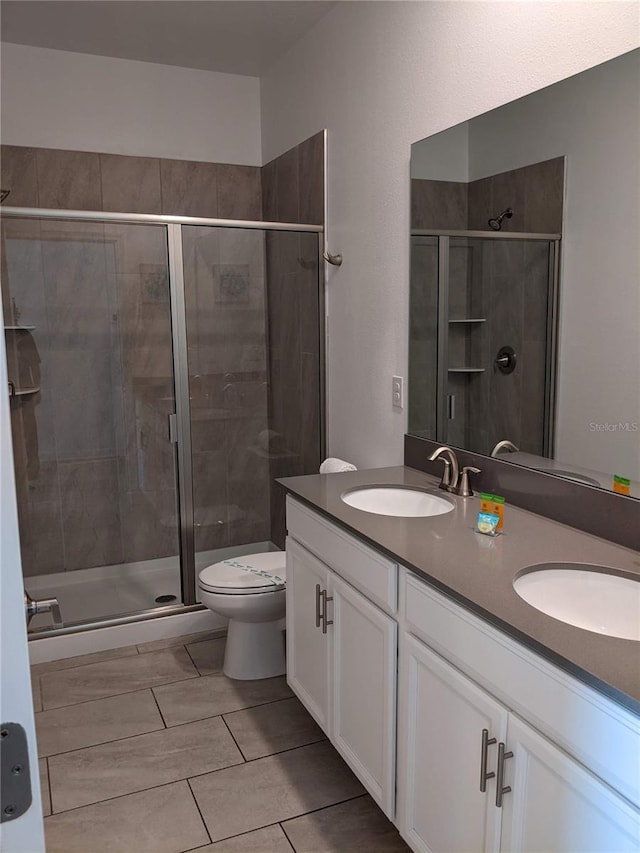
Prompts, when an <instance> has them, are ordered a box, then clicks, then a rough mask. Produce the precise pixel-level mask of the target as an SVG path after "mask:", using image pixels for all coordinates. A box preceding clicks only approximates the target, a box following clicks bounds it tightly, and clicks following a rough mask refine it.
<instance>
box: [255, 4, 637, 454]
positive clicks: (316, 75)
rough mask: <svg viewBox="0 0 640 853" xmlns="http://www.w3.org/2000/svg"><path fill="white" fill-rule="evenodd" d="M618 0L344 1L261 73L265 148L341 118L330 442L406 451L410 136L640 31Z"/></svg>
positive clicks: (334, 173)
mask: <svg viewBox="0 0 640 853" xmlns="http://www.w3.org/2000/svg"><path fill="white" fill-rule="evenodd" d="M639 9H640V6H639V5H638V4H637V3H635V2H633V3H626V2H618V3H608V2H602V3H601V2H592V0H586V2H572V3H568V2H510V3H503V2H470V3H468V2H456V3H453V2H423V3H421V2H418V3H404V2H403V3H401V2H391V3H387V2H374V3H367V2H357V3H356V2H342V3H339V4H338V5H337V6H336V7H335V8H334V9H333V10H332V11H331V12H330V13H329V14H328V15H327V16H326V17H325V18H323V19H322V20H321V21H320V22H319V23H318V24H317V25H316V27H314V28H313V30H311V31H310V32H309V33H307V34H306V36H305V37H304V38H303V39H301V40H300V41H299V42H298V43H297V44H296V45H295V46H294V47H293V48H292V49H291V50H290V51H289V52H288V53H287V54H286V55H285V56H284V57H283V58H282V59H281V60H280V61H279V62H278V63H276V64H275V65H274V67H273V68H271V69H270V70H269V72H268V73H267V74H266V75H265V76H264V77H263V78H262V81H261V85H262V136H263V160H264V161H265V162H266V161H268V160H270V159H271V158H273V157H274V156H276V155H278V154H280V153H281V152H282V151H284V150H286V149H287V148H289V147H291V145H293V144H295V143H297V142H299V141H300V140H302V139H305V138H306V137H308V136H310V135H311V134H312V133H315V132H316V131H317V130H319V129H320V128H323V127H327V128H328V129H329V234H328V237H329V249H330V250H331V251H332V252H342V253H343V255H344V263H343V265H342V267H340V268H339V269H333V270H332V271H331V272H330V278H329V311H330V317H329V342H328V389H329V413H328V418H329V424H328V425H329V449H330V452H331V453H332V454H335V455H339V456H342V457H344V458H347V459H351V460H353V461H354V462H355V463H356V464H358V465H360V466H367V465H369V466H372V465H373V466H377V465H385V464H397V463H400V462H401V461H402V458H403V452H402V436H403V434H404V432H405V426H406V416H405V415H406V410H405V412H402V413H398V412H396V411H395V410H393V409H392V406H391V376H392V375H393V374H396V373H400V374H403V375H405V376H406V375H407V374H406V371H407V351H408V344H407V314H408V290H409V237H408V234H409V158H410V145H411V143H412V142H415V141H416V140H418V139H422V138H424V137H426V136H430V135H431V134H433V133H436V132H438V131H440V130H443V129H444V128H447V127H451V126H453V125H455V124H457V123H459V122H461V121H465V120H467V119H468V118H471V117H472V116H474V115H478V114H480V113H483V112H486V111H487V110H490V109H493V108H494V107H496V106H500V105H501V104H504V103H507V102H508V101H511V100H513V99H515V98H518V97H520V96H522V95H525V94H528V93H529V92H532V91H534V90H536V89H539V88H541V87H542V86H546V85H549V84H551V83H554V82H556V81H557V80H560V79H563V78H564V77H567V76H569V75H571V74H576V73H578V72H579V71H582V70H584V69H586V68H589V67H591V66H592V65H596V64H598V63H600V62H604V61H606V60H607V59H610V58H612V57H614V56H616V55H619V54H621V53H624V52H625V51H627V50H631V49H632V48H634V47H637V46H638V44H639V43H640V27H639Z"/></svg>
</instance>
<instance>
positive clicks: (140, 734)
mask: <svg viewBox="0 0 640 853" xmlns="http://www.w3.org/2000/svg"><path fill="white" fill-rule="evenodd" d="M140 692H142V691H140ZM151 692H152V693H153V690H152V691H151ZM153 698H154V699H155V696H154V697H153ZM157 704H158V703H157V700H156V705H157ZM158 710H160V707H159V706H158ZM160 716H161V717H162V711H160ZM221 716H222V715H221V714H213V715H212V716H211V717H203V718H202V719H201V720H192V721H190V722H188V723H179V724H178V725H177V726H167V725H166V724H165V725H164V727H163V728H160V729H151V730H150V731H148V732H138V734H135V735H126V736H125V737H115V738H112V739H111V740H103V741H101V742H100V743H90V744H89V745H88V746H77V747H76V748H75V749H65V750H64V751H63V752H54V753H52V754H51V755H49V756H47V758H57V757H58V756H59V755H70V754H71V753H72V752H84V751H85V750H87V749H94V748H95V747H97V746H107V745H108V744H110V743H122V742H123V741H125V740H133V738H137V737H144V736H145V735H154V734H158V732H168V731H170V730H171V731H172V730H173V729H180V728H183V727H184V726H192V725H194V724H195V723H204V722H206V721H207V720H215V719H217V718H218V717H221ZM162 721H163V723H164V717H162ZM40 757H41V758H44V756H40ZM229 766H230V767H232V766H233V765H229ZM220 769H221V770H222V769H224V768H220ZM208 772H210V773H214V772H215V771H214V770H210V771H208ZM197 775H198V776H202V775H203V774H202V773H198V774H197ZM184 778H185V779H186V778H188V777H186V776H185V777H184ZM193 778H195V777H193Z"/></svg>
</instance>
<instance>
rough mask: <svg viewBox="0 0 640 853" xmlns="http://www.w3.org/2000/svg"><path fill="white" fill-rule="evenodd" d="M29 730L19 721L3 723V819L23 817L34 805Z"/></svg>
mask: <svg viewBox="0 0 640 853" xmlns="http://www.w3.org/2000/svg"><path fill="white" fill-rule="evenodd" d="M31 799H32V797H31V773H30V772H29V747H28V744H27V733H26V732H25V730H24V729H23V728H22V726H21V725H20V724H19V723H2V724H1V725H0V823H4V822H5V821H8V820H15V819H16V818H18V817H21V816H22V815H23V814H24V813H25V812H26V811H27V809H28V808H29V806H30V805H31Z"/></svg>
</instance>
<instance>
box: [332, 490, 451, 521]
mask: <svg viewBox="0 0 640 853" xmlns="http://www.w3.org/2000/svg"><path fill="white" fill-rule="evenodd" d="M341 498H342V500H343V501H344V503H346V504H348V505H349V506H352V507H354V508H355V509H360V510H362V511H363V512H373V513H375V514H376V515H395V516H399V517H403V518H418V517H421V516H430V515H444V513H445V512H451V510H452V509H453V508H454V507H455V504H454V503H453V502H452V501H449V500H447V499H446V498H441V497H440V496H439V495H434V494H433V493H432V492H428V491H426V490H425V489H420V488H414V487H413V486H361V487H359V488H357V489H350V490H349V491H348V492H344V493H343V494H342V495H341Z"/></svg>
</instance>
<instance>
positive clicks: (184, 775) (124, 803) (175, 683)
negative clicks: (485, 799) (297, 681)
mask: <svg viewBox="0 0 640 853" xmlns="http://www.w3.org/2000/svg"><path fill="white" fill-rule="evenodd" d="M224 643H225V640H224V638H219V637H213V636H210V635H209V636H207V635H195V636H194V635H190V636H188V637H180V638H176V639H174V640H162V641H158V642H155V643H146V644H144V645H140V646H128V647H126V648H123V649H115V650H113V651H108V652H98V653H96V654H90V655H84V656H82V657H76V658H69V659H65V660H60V661H53V662H51V663H45V664H37V665H34V666H33V667H32V680H33V685H34V702H35V708H36V726H37V734H38V747H39V754H40V776H41V782H42V793H43V801H44V813H45V832H46V843H47V851H48V853H102V851H105V853H106V851H109V853H181V851H188V850H198V851H202V853H248V852H249V851H255V853H291V851H297V853H334V851H345V852H346V851H367V853H369V851H370V853H378V851H380V853H401V851H407V850H408V848H407V847H406V845H405V844H404V842H403V841H402V840H401V839H400V836H399V835H398V833H397V831H396V829H395V827H394V826H393V825H392V824H391V823H390V822H389V821H387V819H386V818H385V817H384V816H383V815H382V813H381V812H380V811H379V810H378V808H377V807H376V805H375V804H374V803H373V801H372V800H371V799H370V797H369V796H368V795H367V794H365V792H364V790H363V788H362V786H361V785H360V783H359V782H358V780H357V779H356V778H355V776H354V775H353V774H352V773H351V771H350V770H349V769H348V767H347V766H346V764H345V763H344V762H343V761H342V759H341V758H340V756H339V755H338V753H337V752H336V751H335V750H334V749H333V747H332V746H331V745H330V744H329V742H328V741H327V740H326V738H325V737H324V734H323V732H322V731H321V730H320V729H319V728H318V727H317V726H316V724H315V723H314V721H313V720H312V719H311V717H310V716H309V715H308V714H307V712H306V711H305V709H304V708H303V707H302V705H301V704H300V703H299V702H298V700H297V699H296V698H295V697H294V696H293V694H292V693H291V691H290V690H289V688H288V687H287V684H286V681H285V679H284V677H282V678H270V679H265V680H263V681H244V682H242V681H232V680H231V679H229V678H227V677H226V676H225V675H223V673H222V671H221V668H222V660H223V655H224Z"/></svg>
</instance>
